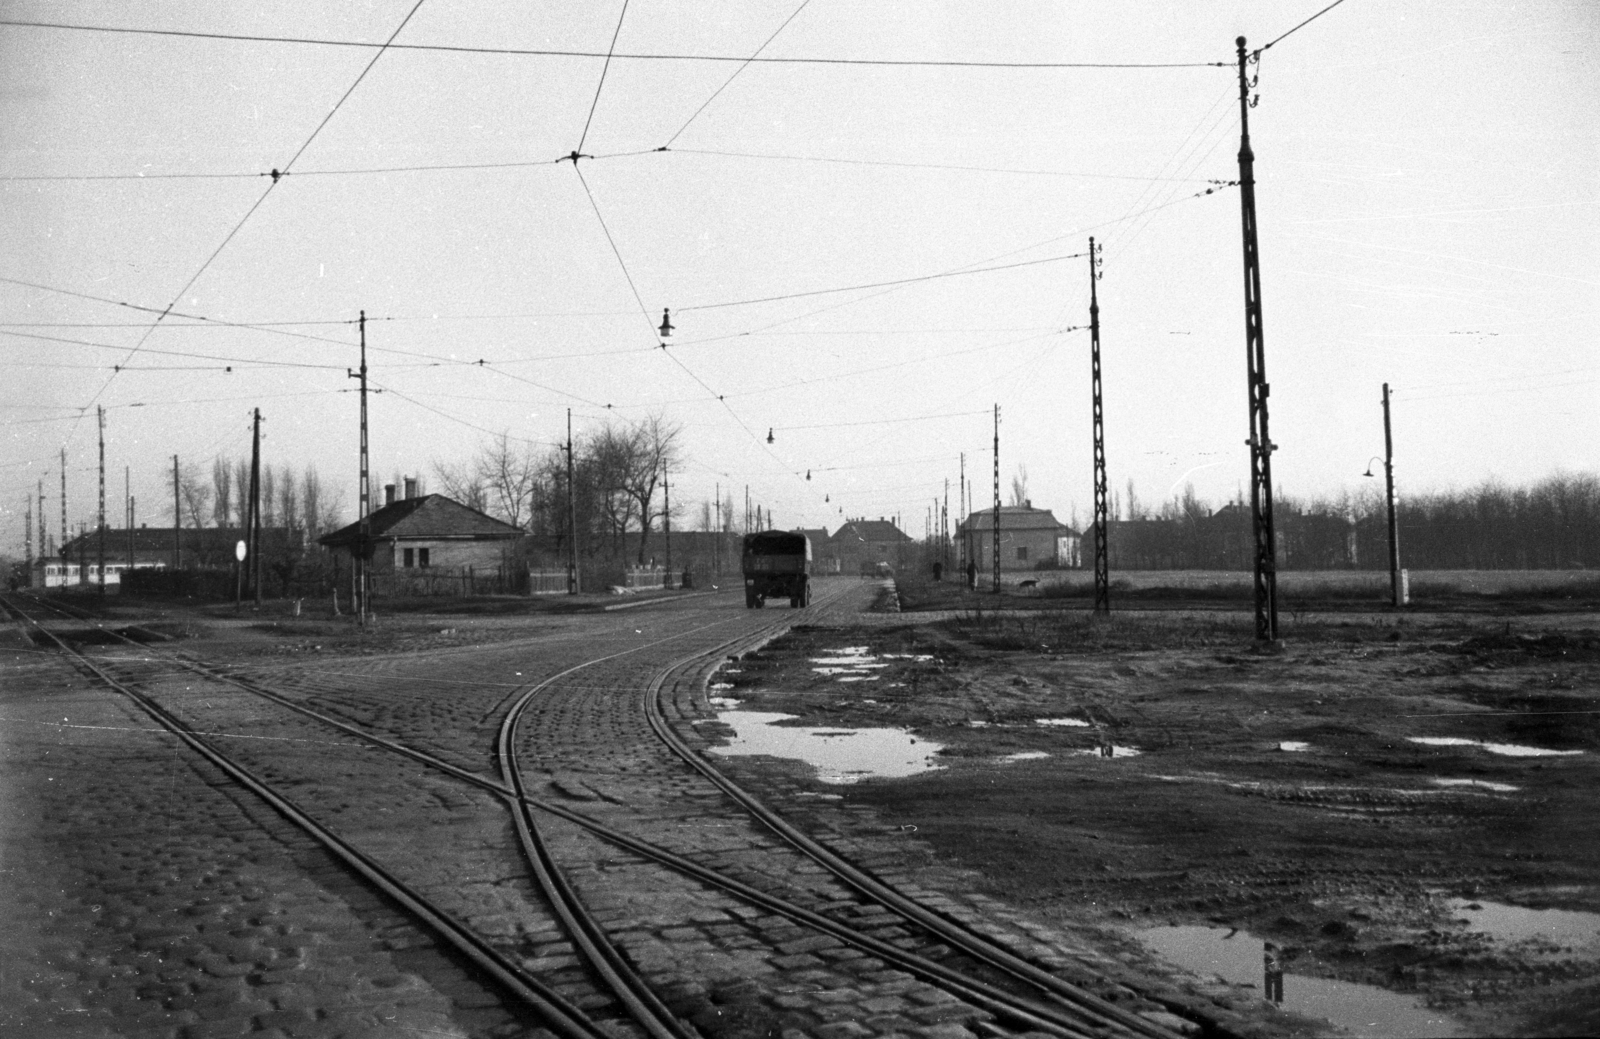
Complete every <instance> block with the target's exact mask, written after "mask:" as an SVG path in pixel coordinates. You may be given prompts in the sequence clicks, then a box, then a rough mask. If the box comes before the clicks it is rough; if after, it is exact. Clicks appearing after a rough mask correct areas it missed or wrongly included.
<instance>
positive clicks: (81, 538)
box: [53, 527, 289, 557]
mask: <svg viewBox="0 0 1600 1039" xmlns="http://www.w3.org/2000/svg"><path fill="white" fill-rule="evenodd" d="M130 533H131V534H132V535H133V537H132V540H133V550H134V552H135V553H144V554H147V555H148V554H157V553H170V552H171V551H172V528H171V527H135V528H134V529H133V530H132V531H131V532H130V531H129V530H128V529H127V528H126V527H123V528H120V529H119V528H110V527H108V528H106V531H105V540H106V555H107V556H118V555H122V556H126V555H127V553H128V541H129V537H128V535H129V534H130ZM261 538H262V540H263V541H265V542H266V543H268V544H271V543H273V542H274V541H280V542H281V541H287V540H289V531H288V530H287V529H286V528H284V527H262V528H261ZM179 539H180V541H181V543H182V547H183V550H184V551H186V552H190V551H194V550H195V549H197V548H222V549H226V550H227V551H228V553H229V556H230V557H231V556H232V553H233V546H234V543H235V542H237V541H242V540H243V539H244V531H243V530H241V529H240V528H238V527H198V528H196V527H184V528H182V529H181V531H180V532H179ZM80 545H81V548H82V551H83V552H84V553H85V554H86V555H90V556H98V555H99V554H100V532H99V531H98V530H91V531H87V532H85V533H83V534H79V535H77V536H76V537H74V538H73V539H72V540H71V541H68V542H67V543H66V545H64V546H62V547H61V548H58V549H56V551H55V552H54V553H53V555H54V556H59V555H62V554H63V553H65V554H68V555H71V556H77V555H78V552H79V548H80Z"/></svg>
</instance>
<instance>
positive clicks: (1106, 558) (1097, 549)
mask: <svg viewBox="0 0 1600 1039" xmlns="http://www.w3.org/2000/svg"><path fill="white" fill-rule="evenodd" d="M1099 266H1100V257H1099V254H1098V253H1096V252H1095V244H1094V239H1093V238H1091V239H1089V386H1090V393H1091V395H1092V396H1093V398H1094V612H1096V613H1110V612H1111V563H1110V553H1109V551H1108V549H1107V546H1106V535H1107V531H1106V502H1107V499H1108V495H1107V493H1106V427H1105V410H1104V408H1103V406H1102V403H1101V398H1100V297H1099V295H1098V294H1097V292H1096V290H1095V282H1097V281H1099V280H1100V270H1099Z"/></svg>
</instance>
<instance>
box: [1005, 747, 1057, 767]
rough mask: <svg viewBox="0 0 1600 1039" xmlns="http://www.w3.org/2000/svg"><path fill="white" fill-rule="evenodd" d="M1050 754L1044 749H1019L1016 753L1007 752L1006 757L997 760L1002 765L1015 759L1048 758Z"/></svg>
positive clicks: (1036, 759)
mask: <svg viewBox="0 0 1600 1039" xmlns="http://www.w3.org/2000/svg"><path fill="white" fill-rule="evenodd" d="M1049 756H1050V755H1049V754H1046V753H1045V752H1044V751H1042V750H1024V751H1018V752H1017V753H1015V754H1007V755H1006V756H1005V757H1003V758H997V759H995V760H997V761H999V762H1000V764H1002V765H1006V764H1009V763H1011V762H1013V761H1038V760H1039V759H1040V758H1048V757H1049Z"/></svg>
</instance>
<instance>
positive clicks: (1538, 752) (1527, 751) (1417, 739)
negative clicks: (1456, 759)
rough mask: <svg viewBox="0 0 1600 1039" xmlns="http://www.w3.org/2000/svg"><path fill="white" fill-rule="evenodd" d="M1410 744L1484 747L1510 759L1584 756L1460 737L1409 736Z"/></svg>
mask: <svg viewBox="0 0 1600 1039" xmlns="http://www.w3.org/2000/svg"><path fill="white" fill-rule="evenodd" d="M1406 740H1407V742H1409V743H1421V744H1423V745H1424V746H1427V747H1482V748H1483V749H1484V750H1486V751H1488V752H1489V753H1490V754H1503V755H1505V756H1506V757H1508V758H1570V757H1572V756H1573V755H1575V754H1582V753H1583V751H1581V750H1546V749H1544V748H1543V747H1525V746H1522V745H1521V744H1518V743H1485V742H1484V741H1483V740H1465V739H1462V738H1461V737H1459V736H1407V737H1406Z"/></svg>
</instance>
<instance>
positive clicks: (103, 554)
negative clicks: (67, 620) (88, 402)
mask: <svg viewBox="0 0 1600 1039" xmlns="http://www.w3.org/2000/svg"><path fill="white" fill-rule="evenodd" d="M95 412H96V414H98V416H99V418H100V531H99V536H98V539H97V540H99V542H100V562H99V564H98V565H99V567H100V597H101V598H102V599H103V598H105V594H106V409H105V408H103V407H98V406H97V407H96V408H95Z"/></svg>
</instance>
